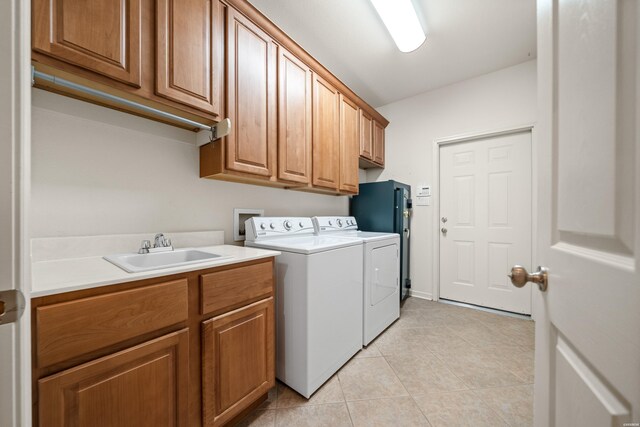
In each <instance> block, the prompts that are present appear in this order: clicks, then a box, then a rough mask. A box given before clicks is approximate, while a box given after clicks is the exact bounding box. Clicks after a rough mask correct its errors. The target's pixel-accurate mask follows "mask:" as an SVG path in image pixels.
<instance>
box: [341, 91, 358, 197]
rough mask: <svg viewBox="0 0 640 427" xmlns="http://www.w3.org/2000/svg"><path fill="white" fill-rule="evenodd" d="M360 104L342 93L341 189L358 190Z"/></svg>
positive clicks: (352, 191)
mask: <svg viewBox="0 0 640 427" xmlns="http://www.w3.org/2000/svg"><path fill="white" fill-rule="evenodd" d="M358 116H359V111H358V106H357V105H356V104H355V103H354V102H352V101H351V100H349V99H348V98H345V97H344V96H343V95H342V94H340V190H342V191H347V192H350V193H357V192H358V157H359V151H360V150H359V148H358V147H359V142H360V141H359V140H360V129H359V126H358V125H359V122H358Z"/></svg>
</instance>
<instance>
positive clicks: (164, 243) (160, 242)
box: [153, 233, 171, 248]
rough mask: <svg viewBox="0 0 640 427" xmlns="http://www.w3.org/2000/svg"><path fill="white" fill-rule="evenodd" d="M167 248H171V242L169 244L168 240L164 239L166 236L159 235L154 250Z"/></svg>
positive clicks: (155, 238)
mask: <svg viewBox="0 0 640 427" xmlns="http://www.w3.org/2000/svg"><path fill="white" fill-rule="evenodd" d="M167 246H171V242H169V243H168V244H167V239H166V238H165V237H164V234H162V233H158V234H156V237H154V244H153V247H154V248H166V247H167Z"/></svg>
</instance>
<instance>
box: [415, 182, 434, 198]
mask: <svg viewBox="0 0 640 427" xmlns="http://www.w3.org/2000/svg"><path fill="white" fill-rule="evenodd" d="M416 191H417V194H416V195H417V196H420V197H431V186H430V185H424V184H423V185H418V189H417V190H416Z"/></svg>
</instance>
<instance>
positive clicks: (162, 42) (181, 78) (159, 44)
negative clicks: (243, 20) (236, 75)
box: [156, 0, 222, 117]
mask: <svg viewBox="0 0 640 427" xmlns="http://www.w3.org/2000/svg"><path fill="white" fill-rule="evenodd" d="M221 11H222V7H221V5H220V3H219V2H218V1H213V2H212V0H157V2H156V16H157V18H156V51H157V58H156V91H157V93H158V95H160V96H164V97H166V98H168V99H171V100H173V101H176V102H180V103H182V104H185V105H189V106H192V107H195V108H198V109H200V110H202V111H205V112H207V113H211V114H213V115H215V116H217V117H219V116H220V105H219V104H220V93H219V92H220V86H221V85H220V84H219V82H218V79H219V78H220V77H221V76H220V74H221V73H222V70H220V69H217V68H216V69H214V60H213V59H214V58H215V57H216V55H217V54H218V52H219V51H220V46H219V45H218V41H219V40H218V38H217V37H214V30H218V26H217V25H216V24H218V22H219V16H220V14H221ZM215 65H218V64H217V62H216V63H215Z"/></svg>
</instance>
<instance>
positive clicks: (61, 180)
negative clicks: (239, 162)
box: [31, 89, 348, 243]
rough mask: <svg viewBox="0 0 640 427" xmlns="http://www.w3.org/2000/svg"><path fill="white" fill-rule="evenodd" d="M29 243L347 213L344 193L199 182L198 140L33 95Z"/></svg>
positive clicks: (68, 100) (51, 96)
mask: <svg viewBox="0 0 640 427" xmlns="http://www.w3.org/2000/svg"><path fill="white" fill-rule="evenodd" d="M32 132H33V136H32V139H33V153H32V154H33V157H32V179H33V184H32V203H31V230H32V233H31V235H32V237H54V236H82V235H99V234H125V233H149V234H152V233H156V232H160V231H165V232H166V231H195V230H211V229H215V230H224V232H225V240H226V242H227V243H231V241H232V240H233V231H232V227H233V208H235V207H239V208H263V209H265V215H269V216H275V215H300V216H312V215H331V214H333V215H342V214H347V212H348V200H347V197H344V196H343V197H337V196H324V195H317V194H310V193H302V192H298V191H292V190H281V189H274V188H267V187H259V186H254V185H247V184H235V183H227V182H222V181H213V180H208V179H201V178H199V176H198V174H199V164H198V162H199V158H198V149H197V148H196V146H195V134H194V133H193V132H189V131H186V130H182V129H178V128H175V127H171V126H167V125H164V124H161V123H157V122H154V121H151V120H147V119H143V118H139V117H136V116H133V115H130V114H124V113H121V112H118V111H115V110H110V109H107V108H102V107H99V106H96V105H92V104H88V103H86V102H81V101H77V100H75V99H71V98H67V97H63V96H60V95H56V94H52V93H49V92H45V91H41V90H37V89H34V90H33V125H32Z"/></svg>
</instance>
